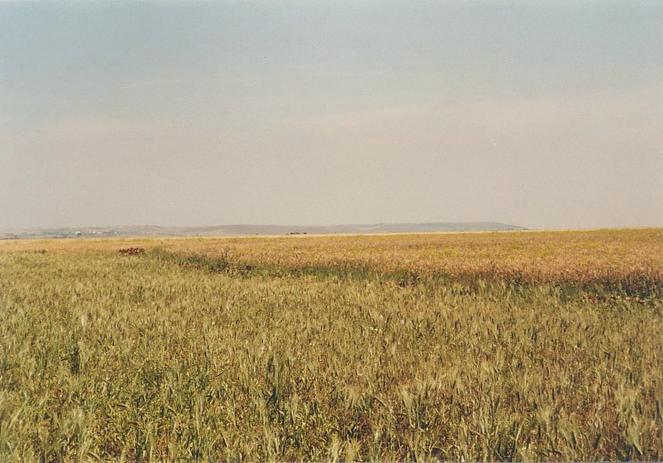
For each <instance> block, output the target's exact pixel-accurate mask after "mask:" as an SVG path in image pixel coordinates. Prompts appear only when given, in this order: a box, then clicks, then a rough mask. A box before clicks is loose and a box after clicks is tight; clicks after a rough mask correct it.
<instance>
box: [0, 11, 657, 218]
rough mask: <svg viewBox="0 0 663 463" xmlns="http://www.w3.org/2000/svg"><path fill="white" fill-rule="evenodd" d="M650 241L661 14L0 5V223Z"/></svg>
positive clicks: (654, 212) (653, 213)
mask: <svg viewBox="0 0 663 463" xmlns="http://www.w3.org/2000/svg"><path fill="white" fill-rule="evenodd" d="M421 221H502V222H508V223H513V224H518V225H524V226H529V227H556V228H562V227H595V226H647V225H659V226H660V225H663V2H661V1H633V0H629V1H623V2H610V1H604V0H600V1H599V0H597V1H592V2H586V1H522V2H506V1H486V2H479V1H463V2H460V1H456V2H453V1H439V2H433V1H423V0H422V1H402V2H378V1H362V0H353V1H347V2H343V1H341V2H339V1H336V0H334V1H331V0H330V1H325V2H322V1H310V0H309V1H301V2H282V1H279V2H276V1H274V2H268V1H262V2H254V1H246V2H200V3H194V2H185V1H181V2H161V1H152V2H143V3H134V2H123V1H120V2H100V1H99V2H83V1H68V2H31V3H27V2H23V3H11V2H10V3H7V2H4V3H2V2H0V228H18V227H50V226H84V225H128V224H161V225H216V224H233V223H273V224H288V223H289V224H336V223H370V222H421Z"/></svg>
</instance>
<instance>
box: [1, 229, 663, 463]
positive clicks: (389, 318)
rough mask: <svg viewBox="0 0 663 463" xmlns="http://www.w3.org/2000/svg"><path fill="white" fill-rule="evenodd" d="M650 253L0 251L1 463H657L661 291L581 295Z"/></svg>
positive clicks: (291, 240) (606, 237) (309, 245)
mask: <svg viewBox="0 0 663 463" xmlns="http://www.w3.org/2000/svg"><path fill="white" fill-rule="evenodd" d="M130 247H134V248H138V247H145V248H148V252H146V253H137V254H136V255H130V256H126V255H121V254H119V253H118V250H119V249H121V248H130ZM154 248H159V249H161V251H155V250H154ZM661 259H663V231H662V230H630V231H596V232H563V233H561V232H560V233H490V234H431V235H393V236H370V237H363V236H357V237H288V238H285V237H281V238H242V239H239V238H220V239H174V240H144V239H140V240H108V241H93V240H72V241H23V242H4V243H1V244H0V460H3V461H12V460H14V461H18V460H29V461H30V460H37V459H41V460H44V461H71V460H92V459H101V460H108V459H120V460H157V459H162V460H163V459H167V460H173V459H181V458H184V459H222V460H251V461H255V460H339V459H340V460H390V461H391V460H402V459H407V460H414V459H442V460H460V459H465V460H468V459H469V460H478V459H481V460H484V459H485V460H506V459H531V460H597V459H622V460H623V459H654V460H657V459H661V458H663V417H662V415H661V413H662V410H663V369H662V367H661V365H662V364H663V363H662V361H661V352H663V336H662V335H661V332H663V330H662V328H663V326H662V321H663V304H662V300H661V296H660V294H659V293H657V292H656V291H649V292H648V293H647V294H646V296H647V297H646V298H644V299H641V298H632V297H628V294H629V292H628V291H625V289H628V288H624V287H622V288H620V287H619V285H617V286H615V285H612V286H610V285H607V286H606V285H604V286H601V287H600V288H598V289H597V290H596V291H592V292H591V293H588V292H586V291H585V290H582V289H578V288H580V287H584V286H583V285H581V284H580V283H582V284H586V283H592V282H594V283H596V282H597V281H601V282H603V283H605V282H606V278H608V279H609V280H608V281H612V282H621V283H620V284H623V283H624V282H625V281H627V280H625V278H627V277H628V278H630V279H631V280H628V281H631V283H633V282H639V283H637V284H638V285H641V282H642V281H647V282H649V283H647V284H648V285H649V286H648V288H649V289H652V288H653V289H654V290H655V289H656V288H657V286H656V285H660V281H661V278H660V276H661V268H662V261H661ZM247 266H248V268H247ZM507 270H508V271H507ZM514 271H517V272H518V273H514ZM404 272H405V274H407V275H409V276H410V277H412V276H413V275H414V276H415V277H416V278H410V279H409V280H407V283H408V284H402V283H403V280H402V276H403V275H404ZM473 272H474V273H473ZM440 274H443V275H444V278H433V277H432V276H435V275H440ZM514 275H516V276H517V279H514V278H515V277H514ZM486 278H488V281H487V280H486ZM469 282H472V284H471V285H469V284H468V283H469ZM651 282H653V286H652V283H651ZM523 283H528V284H523ZM568 285H571V286H568ZM659 287H660V286H659ZM569 288H573V290H571V289H569ZM596 295H603V296H604V297H595V296H596Z"/></svg>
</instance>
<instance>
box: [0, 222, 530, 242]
mask: <svg viewBox="0 0 663 463" xmlns="http://www.w3.org/2000/svg"><path fill="white" fill-rule="evenodd" d="M517 230H527V228H526V227H521V226H519V225H511V224H505V223H501V222H412V223H408V222H400V223H372V224H339V225H270V224H258V225H251V224H233V225H207V226H190V227H187V226H180V227H178V226H161V225H126V226H116V227H100V226H92V227H52V228H23V229H13V230H3V231H2V232H0V239H20V238H69V237H81V236H89V237H95V236H96V237H104V236H108V237H110V236H117V237H127V236H232V235H240V236H243V235H246V236H249V235H288V234H298V235H303V234H343V233H358V234H361V233H422V232H446V231H452V232H453V231H456V232H465V231H517Z"/></svg>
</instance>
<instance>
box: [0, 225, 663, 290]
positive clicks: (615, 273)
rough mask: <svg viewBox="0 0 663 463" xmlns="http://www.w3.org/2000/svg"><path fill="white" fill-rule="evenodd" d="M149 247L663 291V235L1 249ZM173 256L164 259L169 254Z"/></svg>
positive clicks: (279, 261)
mask: <svg viewBox="0 0 663 463" xmlns="http://www.w3.org/2000/svg"><path fill="white" fill-rule="evenodd" d="M123 246H124V247H127V246H142V247H145V248H147V249H148V250H150V249H151V250H156V251H168V252H170V253H176V254H178V255H181V256H183V257H185V256H189V257H191V258H194V257H195V256H197V257H198V258H199V259H205V258H206V259H208V263H209V262H211V261H212V259H214V258H218V259H221V261H226V262H228V263H229V264H231V265H233V266H234V267H235V268H241V267H242V266H250V267H256V268H260V269H272V270H281V271H283V270H301V271H305V272H313V273H315V272H317V271H319V272H323V273H324V272H325V271H327V272H330V271H336V272H337V273H338V272H341V273H342V272H346V273H353V272H354V273H361V272H372V273H378V274H383V275H387V274H391V275H401V276H402V277H403V278H405V279H407V278H409V279H418V278H430V277H444V278H447V279H449V280H452V281H459V282H464V283H472V282H474V281H477V280H486V281H503V282H507V283H525V284H541V283H551V284H562V285H573V286H579V287H602V288H606V289H613V290H622V291H625V292H628V293H631V294H634V295H648V294H649V295H651V294H657V295H661V294H663V229H640V230H597V231H569V232H498V233H494V232H493V233H430V234H412V235H409V234H394V235H356V236H304V237H302V236H295V237H293V236H286V237H257V238H246V237H242V238H225V237H224V238H173V239H129V240H127V239H125V240H60V241H58V240H44V241H41V240H40V241H28V240H26V241H7V242H0V252H3V250H4V251H11V250H40V249H41V250H49V251H56V252H57V251H64V252H67V251H85V252H117V250H118V249H119V248H121V247H123ZM165 255H166V254H164V256H165Z"/></svg>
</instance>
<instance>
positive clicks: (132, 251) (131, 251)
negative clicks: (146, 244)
mask: <svg viewBox="0 0 663 463" xmlns="http://www.w3.org/2000/svg"><path fill="white" fill-rule="evenodd" d="M117 252H119V253H120V254H121V255H123V256H138V255H140V254H145V248H123V249H120V250H119V251H117Z"/></svg>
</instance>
